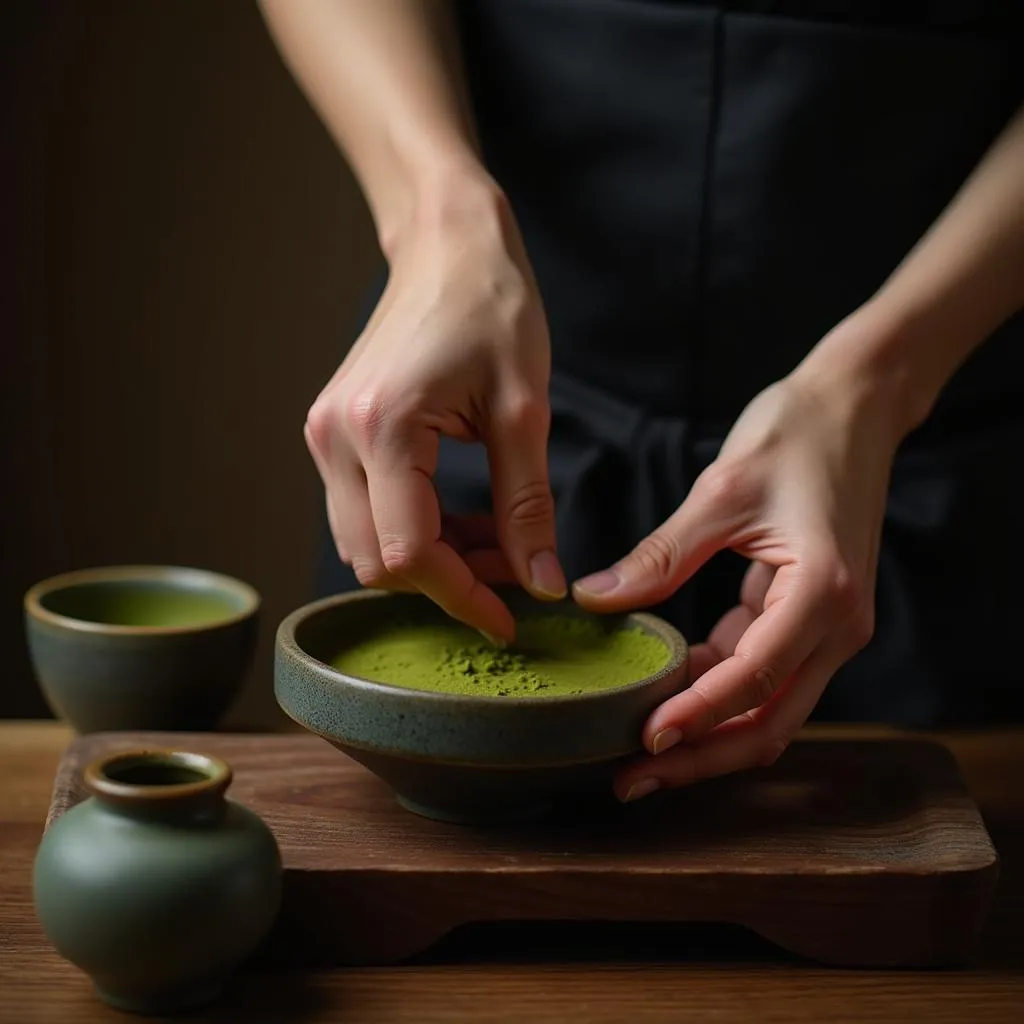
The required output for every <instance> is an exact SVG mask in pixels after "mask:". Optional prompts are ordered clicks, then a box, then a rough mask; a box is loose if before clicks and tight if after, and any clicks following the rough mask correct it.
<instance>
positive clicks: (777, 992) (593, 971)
mask: <svg viewBox="0 0 1024 1024" xmlns="http://www.w3.org/2000/svg"><path fill="white" fill-rule="evenodd" d="M816 731H817V732H818V733H821V732H823V731H827V732H828V733H830V734H834V735H837V736H838V735H854V736H857V737H863V736H872V735H894V733H892V732H891V731H889V730H885V731H883V730H876V729H836V728H828V729H826V728H825V727H817V729H816ZM937 738H939V739H941V740H942V741H943V742H945V743H947V745H948V746H949V747H950V749H952V750H953V752H954V754H955V755H956V756H957V758H958V759H959V761H960V764H961V767H962V768H963V771H964V774H965V776H966V778H967V782H968V785H969V786H970V788H971V791H972V793H973V794H974V796H975V799H976V800H977V801H978V803H979V805H980V807H981V809H982V812H983V814H984V815H985V819H986V822H987V824H988V827H989V830H990V832H991V834H992V838H993V840H994V842H995V845H996V847H997V849H998V850H999V854H1000V857H1001V861H1002V879H1001V882H1000V890H999V895H998V897H997V903H996V907H995V911H994V913H993V917H992V919H991V922H990V925H989V928H988V930H987V932H986V935H985V939H984V942H983V948H982V950H981V954H980V956H979V959H978V963H977V964H976V965H974V966H971V967H968V968H964V969H958V970H951V971H910V972H908V971H888V972H887V971H847V970H834V969H830V968H822V967H819V966H816V965H814V964H808V963H803V962H798V961H795V960H793V959H792V958H789V957H787V956H785V955H784V954H781V953H779V952H778V951H776V950H774V949H772V948H771V947H769V946H767V944H765V943H763V942H762V941H760V940H758V939H756V938H755V937H753V936H748V935H746V934H744V933H739V932H735V931H732V930H729V929H716V928H714V927H711V926H700V927H696V926H695V927H694V928H692V929H679V928H663V927H657V926H639V925H638V926H636V927H632V926H622V925H617V926H608V927H606V928H605V927H595V926H594V925H592V924H589V925H584V926H578V925H577V926H571V925H566V926H564V927H562V926H553V925H533V926H524V925H516V926H511V925H510V926H507V927H503V926H490V927H488V928H487V929H476V930H472V929H471V930H469V931H467V932H465V933H463V934H461V935H456V936H453V937H452V938H451V939H450V940H448V941H446V942H445V943H443V944H442V945H441V947H439V948H438V949H436V950H435V951H433V952H432V953H431V954H430V956H429V957H424V958H422V959H421V960H419V961H418V962H416V963H412V964H408V965H403V966H401V967H390V968H358V969H357V968H349V969H338V970H331V971H317V972H313V971H303V972H286V971H283V970H281V971H264V972H262V973H257V972H255V971H250V972H248V973H244V974H243V975H241V976H240V977H239V978H238V979H237V980H236V982H235V984H234V985H233V987H232V989H231V991H230V992H229V994H228V995H227V996H226V997H225V998H224V999H223V1000H222V1001H221V1002H220V1003H218V1004H216V1005H215V1006H213V1007H210V1008H208V1009H207V1010H205V1011H203V1012H201V1013H199V1014H193V1015H191V1016H190V1017H188V1018H187V1019H189V1020H199V1021H244V1022H251V1021H275V1022H282V1024H283V1022H289V1021H295V1022H298V1024H304V1022H307V1021H310V1022H311V1021H334V1022H339V1024H341V1022H349V1021H351V1022H358V1024H375V1022H378V1021H379V1022H388V1024H403V1022H416V1024H429V1022H432V1021H441V1022H455V1021H472V1022H480V1024H494V1022H499V1021H500V1022H510V1024H511V1022H516V1024H548V1022H551V1024H554V1022H569V1021H572V1022H577V1021H579V1022H595V1024H647V1022H653V1021H701V1022H704V1021H715V1022H723V1021H743V1022H749V1021H758V1022H770V1021H785V1022H802V1021H806V1022H815V1024H819V1022H821V1021H829V1022H833V1021H872V1022H874V1021H891V1022H893V1024H897V1022H898V1024H904V1022H908V1021H918V1020H927V1021H929V1022H930V1024H939V1022H949V1024H953V1022H956V1024H985V1022H996V1021H998V1022H1004V1021H1005V1022H1019V1021H1024V730H1015V731H1012V730H1011V731H1006V730H1004V731H999V732H992V733H987V734H981V733H966V734H962V735H957V736H949V735H943V736H940V737H937ZM70 739H71V735H70V733H69V732H68V730H66V729H65V728H64V727H62V726H60V725H56V724H53V723H0V1024H31V1022H40V1024H62V1022H65V1021H67V1022H72V1024H78V1022H82V1024H93V1022H95V1024H100V1022H121V1024H124V1022H125V1021H126V1020H130V1019H131V1018H127V1017H126V1016H125V1015H124V1014H122V1013H119V1012H117V1011H115V1010H113V1009H110V1008H108V1007H106V1006H104V1005H103V1004H102V1003H100V1002H98V1001H97V1000H96V999H95V997H94V996H93V994H92V991H91V989H90V986H89V982H88V979H86V978H85V977H84V976H83V975H82V974H81V973H80V972H79V971H77V970H76V969H75V968H74V967H72V966H70V965H69V964H67V963H65V962H64V961H62V960H61V959H60V958H59V957H58V956H57V955H56V954H55V953H54V952H53V951H52V950H51V949H50V947H49V945H48V943H47V941H46V939H45V937H44V936H43V934H42V932H41V931H40V929H39V926H38V925H37V923H36V920H35V916H34V913H33V910H32V904H31V889H30V885H31V867H32V858H33V856H34V854H35V849H36V846H37V844H38V842H39V837H40V835H41V832H42V823H43V820H44V817H45V815H46V810H47V807H48V806H49V799H50V791H51V786H52V783H53V774H54V770H55V768H56V765H57V762H58V760H59V757H60V754H61V752H62V751H63V749H64V747H65V746H66V745H67V744H68V742H69V741H70ZM135 1019H140V1018H135Z"/></svg>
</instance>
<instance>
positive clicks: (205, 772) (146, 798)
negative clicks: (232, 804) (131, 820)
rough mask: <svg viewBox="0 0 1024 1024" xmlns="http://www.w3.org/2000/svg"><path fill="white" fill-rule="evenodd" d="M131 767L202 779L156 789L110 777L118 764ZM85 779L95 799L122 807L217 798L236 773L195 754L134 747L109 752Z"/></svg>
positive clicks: (97, 760) (218, 761)
mask: <svg viewBox="0 0 1024 1024" xmlns="http://www.w3.org/2000/svg"><path fill="white" fill-rule="evenodd" d="M122 762H123V763H125V764H128V765H133V764H134V765H159V766H173V767H180V768H186V769H191V770H193V771H195V772H196V773H197V774H198V775H200V776H201V777H200V778H198V779H196V780H195V781H194V782H172V783H161V784H157V785H152V784H149V785H147V784H142V783H137V782H124V781H122V780H120V779H116V778H114V777H112V776H110V775H108V774H107V770H108V769H109V768H112V767H114V766H115V765H117V764H119V763H122ZM82 778H83V781H84V783H85V785H86V788H87V789H88V790H89V792H90V793H91V794H92V795H93V796H98V797H101V798H103V799H105V800H108V801H114V802H116V803H122V804H141V803H148V804H154V803H159V804H163V805H167V804H169V803H170V802H172V801H180V800H183V799H189V798H193V797H199V796H217V795H219V794H222V793H224V791H225V790H226V789H227V788H228V787H229V786H230V785H231V782H232V779H233V772H232V769H231V766H230V765H229V764H228V763H227V762H226V761H224V760H223V758H220V757H215V756H213V755H210V754H201V753H198V752H196V751H192V750H181V749H177V748H169V747H168V748H163V747H131V748H127V749H124V750H114V751H109V752H108V753H106V754H101V755H100V756H99V757H97V758H94V759H93V760H92V761H91V762H89V764H87V765H86V766H85V769H84V770H83V772H82Z"/></svg>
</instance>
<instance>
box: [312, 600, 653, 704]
mask: <svg viewBox="0 0 1024 1024" xmlns="http://www.w3.org/2000/svg"><path fill="white" fill-rule="evenodd" d="M668 660H669V651H668V648H667V647H666V646H665V644H664V643H662V641H660V640H659V639H658V638H657V637H654V636H651V635H650V634H648V633H645V632H644V631H643V630H640V629H633V628H625V627H623V626H622V625H621V624H620V623H617V622H615V621H613V620H594V619H583V618H574V617H571V616H568V615H565V616H560V615H544V616H537V617H534V618H525V619H523V620H521V621H519V622H518V623H517V624H516V643H515V646H514V647H512V648H509V649H508V650H498V649H497V648H495V647H492V646H491V645H490V644H488V643H486V642H485V641H484V640H483V639H482V638H481V637H480V635H479V634H478V633H476V632H474V631H473V630H471V629H468V628H467V627H464V626H462V625H460V624H459V623H456V622H454V621H450V622H447V621H446V622H442V623H436V622H431V623H428V624H420V623H413V622H409V623H393V624H391V625H389V626H386V627H381V628H379V629H377V630H375V631H373V632H372V633H370V634H368V635H367V634H364V635H363V636H362V637H361V639H360V640H359V641H358V642H356V643H353V644H352V645H351V646H349V647H346V648H345V650H343V651H342V652H341V653H340V654H338V655H337V656H336V657H335V658H334V659H332V661H331V665H332V666H333V667H334V668H336V669H339V670H340V671H342V672H346V673H348V674H349V675H354V676H360V677H361V678H363V679H371V680H374V681H376V682H381V683H390V684H392V685H394V686H405V687H409V688H410V689H415V690H434V691H438V692H441V693H457V694H464V695H474V696H480V697H560V696H567V695H571V694H582V693H588V692H591V691H594V690H607V689H611V688H613V687H616V686H626V685H628V684H629V683H634V682H636V681H637V680H639V679H643V678H645V677H646V676H649V675H652V674H654V673H655V672H657V671H659V670H660V669H662V668H664V666H665V665H666V664H667V662H668Z"/></svg>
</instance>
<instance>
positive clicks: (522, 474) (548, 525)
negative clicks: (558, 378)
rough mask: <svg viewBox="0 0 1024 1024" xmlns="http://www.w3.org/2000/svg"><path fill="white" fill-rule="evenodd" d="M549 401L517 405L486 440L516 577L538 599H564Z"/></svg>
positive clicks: (499, 519) (498, 514)
mask: <svg viewBox="0 0 1024 1024" xmlns="http://www.w3.org/2000/svg"><path fill="white" fill-rule="evenodd" d="M550 421H551V412H550V409H549V407H548V403H547V400H546V399H539V400H538V399H533V400H530V401H519V402H516V403H514V404H512V405H511V406H509V407H506V408H505V409H504V411H503V412H499V413H498V414H497V415H495V416H494V417H493V419H492V422H491V424H490V430H489V431H488V438H487V458H488V461H489V463H490V469H491V490H492V493H493V501H494V517H495V521H496V524H497V528H498V536H499V539H500V541H501V546H502V549H503V550H504V552H505V556H506V558H508V561H509V564H510V565H511V566H512V569H513V571H514V572H515V574H516V578H517V579H518V580H519V582H520V583H521V584H522V586H523V587H525V588H526V590H528V591H529V592H530V593H531V594H533V596H534V597H537V598H539V599H540V600H542V601H556V600H560V599H561V598H563V597H565V595H566V590H567V588H566V583H565V574H564V573H563V571H562V567H561V564H560V563H559V561H558V555H557V554H556V544H555V502H554V499H553V498H552V496H551V484H550V482H549V480H548V427H549V424H550Z"/></svg>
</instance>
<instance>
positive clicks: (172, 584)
mask: <svg viewBox="0 0 1024 1024" xmlns="http://www.w3.org/2000/svg"><path fill="white" fill-rule="evenodd" d="M259 606H260V598H259V594H257V592H256V591H255V590H253V588H252V587H250V586H249V585H248V584H247V583H243V582H241V580H236V579H232V578H231V577H230V576H222V575H221V574H220V573H215V572H208V571H207V570H205V569H188V568H180V567H177V566H163V565H123V566H110V567H106V568H98V569H82V570H79V571H78V572H70V573H66V574H64V575H62V576H55V577H53V578H51V579H48V580H44V581H43V582H41V583H37V584H36V585H35V586H34V587H32V589H31V590H29V592H28V593H27V594H26V595H25V630H26V636H27V640H28V648H29V654H30V656H31V659H32V666H33V668H34V670H35V674H36V678H37V679H38V680H39V684H40V687H41V688H42V691H43V694H44V696H45V697H46V700H47V702H48V703H49V705H50V708H51V710H52V711H53V712H54V714H56V715H57V716H58V717H60V718H63V719H65V720H66V721H67V722H68V723H69V724H71V725H72V726H73V727H74V728H75V729H76V730H77V731H78V732H80V733H88V732H96V731H99V730H124V729H157V730H185V731H193V730H200V731H201V730H206V729H212V728H214V727H215V726H216V725H217V724H218V723H219V721H220V719H221V718H222V717H223V715H224V713H225V712H226V711H227V709H228V707H229V705H230V704H231V702H232V701H233V700H234V698H235V697H236V695H237V694H238V691H239V688H240V686H241V684H242V681H243V680H244V678H245V674H246V672H247V671H248V668H249V666H250V663H251V661H252V656H253V652H254V649H255V644H256V632H257V618H258V611H259Z"/></svg>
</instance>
